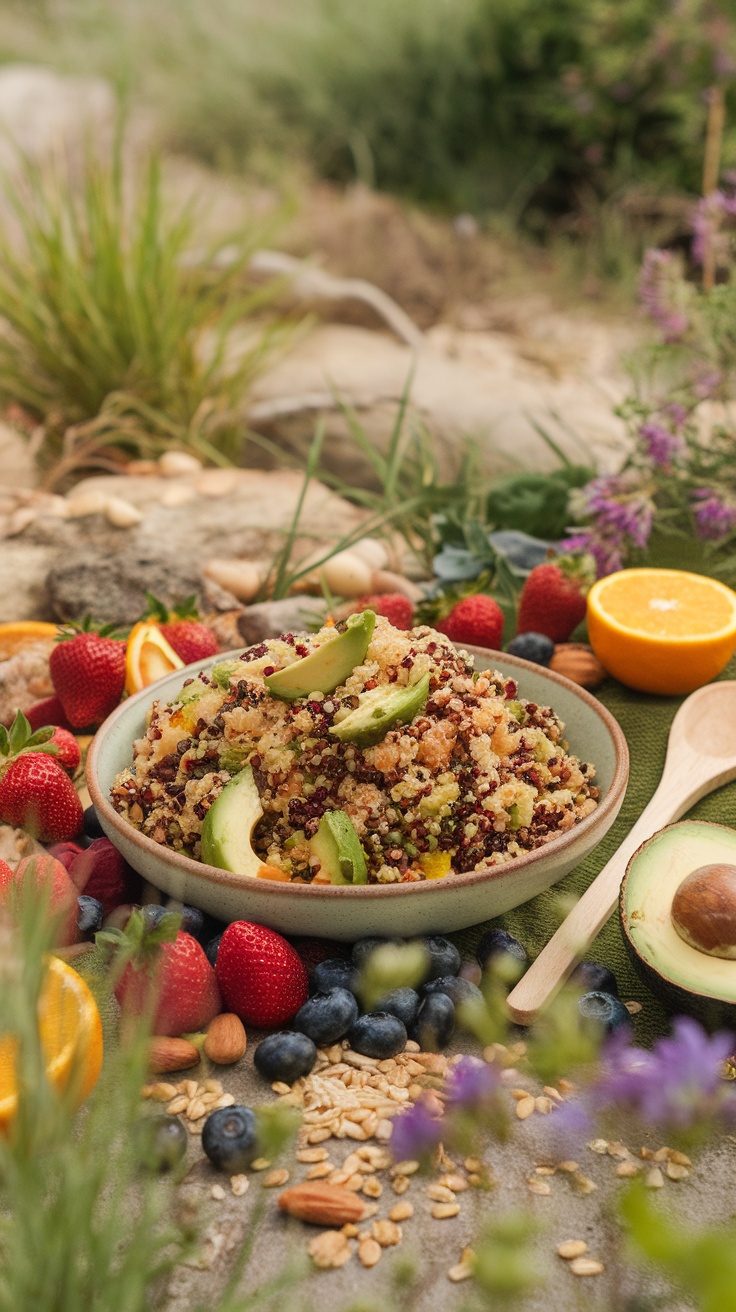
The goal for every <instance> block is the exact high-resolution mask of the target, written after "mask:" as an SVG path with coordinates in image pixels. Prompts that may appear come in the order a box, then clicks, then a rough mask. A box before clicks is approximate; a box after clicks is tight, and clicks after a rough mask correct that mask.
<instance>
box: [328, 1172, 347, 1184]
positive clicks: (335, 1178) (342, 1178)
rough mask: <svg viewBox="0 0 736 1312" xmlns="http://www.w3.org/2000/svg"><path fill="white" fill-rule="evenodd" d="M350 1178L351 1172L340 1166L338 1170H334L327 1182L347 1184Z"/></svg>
mask: <svg viewBox="0 0 736 1312" xmlns="http://www.w3.org/2000/svg"><path fill="white" fill-rule="evenodd" d="M349 1179H350V1172H349V1171H343V1170H342V1168H339V1169H338V1170H337V1171H333V1172H332V1174H331V1175H330V1177H329V1179H328V1181H327V1183H328V1184H340V1185H342V1184H346V1183H347V1181H348V1180H349Z"/></svg>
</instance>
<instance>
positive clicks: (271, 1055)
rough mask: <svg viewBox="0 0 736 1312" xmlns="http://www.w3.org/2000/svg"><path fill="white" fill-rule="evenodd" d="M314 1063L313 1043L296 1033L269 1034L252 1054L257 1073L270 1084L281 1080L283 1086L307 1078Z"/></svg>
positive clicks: (315, 1052)
mask: <svg viewBox="0 0 736 1312" xmlns="http://www.w3.org/2000/svg"><path fill="white" fill-rule="evenodd" d="M316 1060H317V1049H316V1047H315V1045H314V1043H313V1042H312V1040H311V1039H310V1038H309V1037H308V1036H307V1035H306V1034H301V1033H300V1032H299V1031H298V1030H282V1031H281V1033H280V1034H269V1035H268V1038H266V1039H262V1040H261V1042H260V1043H259V1044H258V1047H257V1048H256V1050H255V1052H254V1053H253V1062H254V1064H255V1068H256V1070H257V1071H259V1072H260V1074H261V1075H262V1076H263V1078H264V1080H268V1081H269V1082H270V1083H273V1081H274V1080H283V1081H284V1084H293V1083H294V1080H298V1079H300V1077H301V1076H302V1075H308V1074H309V1072H310V1071H311V1069H312V1067H313V1066H314V1063H315V1062H316Z"/></svg>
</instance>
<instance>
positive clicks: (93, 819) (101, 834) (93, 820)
mask: <svg viewBox="0 0 736 1312" xmlns="http://www.w3.org/2000/svg"><path fill="white" fill-rule="evenodd" d="M82 832H83V833H84V836H85V838H106V837H107V835H106V834H105V831H104V829H103V828H102V825H101V824H100V820H99V816H98V815H97V811H96V809H95V807H94V806H88V807H87V809H86V811H85V813H84V819H83V820H82Z"/></svg>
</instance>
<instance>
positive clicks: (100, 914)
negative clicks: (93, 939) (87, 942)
mask: <svg viewBox="0 0 736 1312" xmlns="http://www.w3.org/2000/svg"><path fill="white" fill-rule="evenodd" d="M77 906H78V908H79V910H78V912H77V929H78V930H79V933H80V934H87V935H89V934H96V933H97V931H98V929H102V922H103V920H104V919H105V908H104V907H103V905H102V903H101V902H99V901H98V899H97V898H96V897H87V895H86V894H85V893H80V895H79V897H78V898H77Z"/></svg>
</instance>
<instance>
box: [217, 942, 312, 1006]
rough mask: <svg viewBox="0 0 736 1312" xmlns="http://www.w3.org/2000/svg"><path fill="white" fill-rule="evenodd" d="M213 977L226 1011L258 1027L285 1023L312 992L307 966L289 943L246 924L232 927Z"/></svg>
mask: <svg viewBox="0 0 736 1312" xmlns="http://www.w3.org/2000/svg"><path fill="white" fill-rule="evenodd" d="M215 973H216V975H217V981H218V983H219V985H220V989H221V991H222V997H223V1001H224V1003H225V1006H226V1008H227V1009H228V1011H234V1012H235V1014H236V1016H239V1017H240V1019H241V1020H242V1021H245V1023H246V1024H247V1025H255V1026H257V1027H258V1029H273V1028H275V1027H276V1026H277V1025H284V1024H285V1023H286V1022H287V1021H289V1020H291V1019H292V1017H293V1016H295V1015H296V1013H297V1012H298V1010H299V1008H300V1007H301V1006H303V1005H304V1003H305V1002H306V1000H307V997H308V994H309V986H308V983H307V972H306V969H305V967H304V962H303V961H302V960H301V958H300V957H299V955H298V954H297V953H296V952H295V950H294V948H293V947H292V946H291V944H290V943H287V941H286V939H285V938H282V937H281V935H280V934H277V933H275V931H274V930H273V929H265V928H264V926H263V925H254V924H252V923H251V922H250V921H248V920H236V921H234V922H233V924H232V925H228V927H227V929H226V930H225V932H224V934H223V936H222V941H221V943H220V950H219V952H218V953H217V963H216V965H215Z"/></svg>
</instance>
